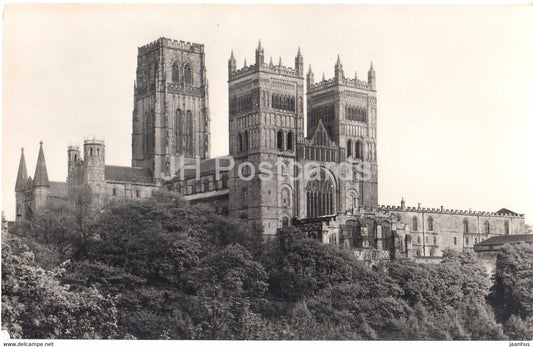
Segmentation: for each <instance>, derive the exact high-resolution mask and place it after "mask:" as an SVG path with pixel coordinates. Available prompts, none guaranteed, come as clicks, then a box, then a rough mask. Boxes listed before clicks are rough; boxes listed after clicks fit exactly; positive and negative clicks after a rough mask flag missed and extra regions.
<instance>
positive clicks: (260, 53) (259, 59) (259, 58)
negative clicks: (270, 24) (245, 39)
mask: <svg viewBox="0 0 533 347" xmlns="http://www.w3.org/2000/svg"><path fill="white" fill-rule="evenodd" d="M264 63H265V51H264V50H263V47H261V39H259V44H258V45H257V49H256V50H255V65H256V66H258V67H259V66H261V65H263V64H264Z"/></svg>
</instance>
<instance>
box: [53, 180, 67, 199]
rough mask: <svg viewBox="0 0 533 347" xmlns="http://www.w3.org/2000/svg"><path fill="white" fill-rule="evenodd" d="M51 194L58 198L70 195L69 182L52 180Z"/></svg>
mask: <svg viewBox="0 0 533 347" xmlns="http://www.w3.org/2000/svg"><path fill="white" fill-rule="evenodd" d="M50 195H51V196H54V197H56V198H65V199H66V198H67V197H68V185H67V182H54V181H52V182H50Z"/></svg>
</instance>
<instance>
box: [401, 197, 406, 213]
mask: <svg viewBox="0 0 533 347" xmlns="http://www.w3.org/2000/svg"><path fill="white" fill-rule="evenodd" d="M400 206H401V208H402V210H403V209H404V208H405V200H404V199H403V196H402V201H401V202H400Z"/></svg>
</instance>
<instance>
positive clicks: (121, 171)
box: [104, 165, 153, 183]
mask: <svg viewBox="0 0 533 347" xmlns="http://www.w3.org/2000/svg"><path fill="white" fill-rule="evenodd" d="M104 177H105V180H107V181H120V182H131V183H153V180H152V175H151V174H150V170H149V169H145V168H140V167H127V166H114V165H106V166H105V170H104Z"/></svg>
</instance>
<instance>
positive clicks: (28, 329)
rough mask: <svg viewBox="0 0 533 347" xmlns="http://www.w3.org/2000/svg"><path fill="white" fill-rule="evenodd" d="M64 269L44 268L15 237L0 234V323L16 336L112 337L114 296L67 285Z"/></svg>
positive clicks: (114, 315)
mask: <svg viewBox="0 0 533 347" xmlns="http://www.w3.org/2000/svg"><path fill="white" fill-rule="evenodd" d="M63 273H64V269H62V268H57V269H55V270H54V271H48V270H44V269H42V268H41V267H39V265H38V264H36V263H35V260H34V255H33V253H32V252H31V251H30V250H29V248H28V247H27V246H26V245H24V244H23V243H22V242H21V241H20V239H18V238H17V237H15V236H12V235H7V234H3V235H2V328H3V329H7V330H8V331H9V333H10V334H11V336H12V337H17V338H34V339H35V338H40V339H44V338H62V339H66V338H112V337H115V336H116V332H117V325H116V323H117V320H116V314H117V309H116V307H115V301H114V298H112V297H109V296H103V295H102V294H101V293H100V292H99V291H98V290H97V289H96V288H94V287H90V288H86V289H84V290H82V291H72V290H70V288H69V286H68V285H63V284H61V283H60V281H59V278H60V277H61V276H62V274H63Z"/></svg>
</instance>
